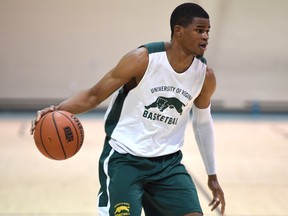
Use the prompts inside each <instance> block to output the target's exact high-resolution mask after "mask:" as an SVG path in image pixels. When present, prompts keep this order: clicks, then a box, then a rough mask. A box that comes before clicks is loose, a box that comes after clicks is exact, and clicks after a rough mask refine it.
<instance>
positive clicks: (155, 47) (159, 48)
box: [139, 41, 166, 54]
mask: <svg viewBox="0 0 288 216" xmlns="http://www.w3.org/2000/svg"><path fill="white" fill-rule="evenodd" d="M140 48H145V49H146V50H147V51H148V54H151V53H157V52H165V51H166V48H165V43H164V41H159V42H150V43H146V44H143V45H141V46H139V49H140Z"/></svg>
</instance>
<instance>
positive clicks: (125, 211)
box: [114, 202, 130, 216]
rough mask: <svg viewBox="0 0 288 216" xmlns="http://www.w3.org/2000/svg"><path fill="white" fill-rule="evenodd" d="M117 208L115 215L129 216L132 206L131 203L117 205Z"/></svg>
mask: <svg viewBox="0 0 288 216" xmlns="http://www.w3.org/2000/svg"><path fill="white" fill-rule="evenodd" d="M114 208H115V212H114V215H115V216H127V215H130V204H129V203H125V202H122V203H118V204H117V205H115V206H114Z"/></svg>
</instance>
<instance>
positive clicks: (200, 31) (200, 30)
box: [196, 29, 209, 34]
mask: <svg viewBox="0 0 288 216" xmlns="http://www.w3.org/2000/svg"><path fill="white" fill-rule="evenodd" d="M196 32H198V33H199V34H204V33H205V32H206V33H207V34H209V30H205V29H196Z"/></svg>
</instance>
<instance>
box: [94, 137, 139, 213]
mask: <svg viewBox="0 0 288 216" xmlns="http://www.w3.org/2000/svg"><path fill="white" fill-rule="evenodd" d="M99 180H100V186H101V188H100V191H99V195H98V211H99V215H100V216H115V215H133V216H134V215H135V216H140V215H141V209H142V194H143V188H142V186H141V184H138V183H137V172H134V170H133V168H132V167H131V166H130V165H129V161H127V159H126V155H121V154H119V153H117V152H115V151H114V150H113V149H112V148H111V147H110V145H109V144H108V143H107V140H106V142H105V146H104V149H103V152H102V154H101V157H100V161H99Z"/></svg>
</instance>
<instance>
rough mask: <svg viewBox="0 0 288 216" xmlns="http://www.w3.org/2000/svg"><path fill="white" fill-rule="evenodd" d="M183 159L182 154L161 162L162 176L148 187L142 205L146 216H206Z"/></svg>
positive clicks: (145, 189)
mask: <svg viewBox="0 0 288 216" xmlns="http://www.w3.org/2000/svg"><path fill="white" fill-rule="evenodd" d="M169 157H170V156H169ZM181 159H182V154H181V152H179V153H177V154H174V155H173V156H171V157H170V158H168V159H165V160H162V161H160V162H159V168H161V167H162V168H161V172H159V173H160V174H159V175H158V177H157V178H155V179H151V181H150V182H149V183H147V184H146V185H144V194H143V199H142V205H143V208H144V211H145V215H146V216H154V215H157V216H167V215H169V216H179V215H181V216H184V215H185V216H200V215H201V216H202V209H201V206H200V203H199V199H198V195H197V191H196V188H195V185H194V183H193V181H192V179H191V176H190V175H189V174H188V172H187V171H186V169H185V167H184V165H182V164H181V163H180V162H181ZM157 163H158V162H157ZM163 167H166V168H165V169H163Z"/></svg>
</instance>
